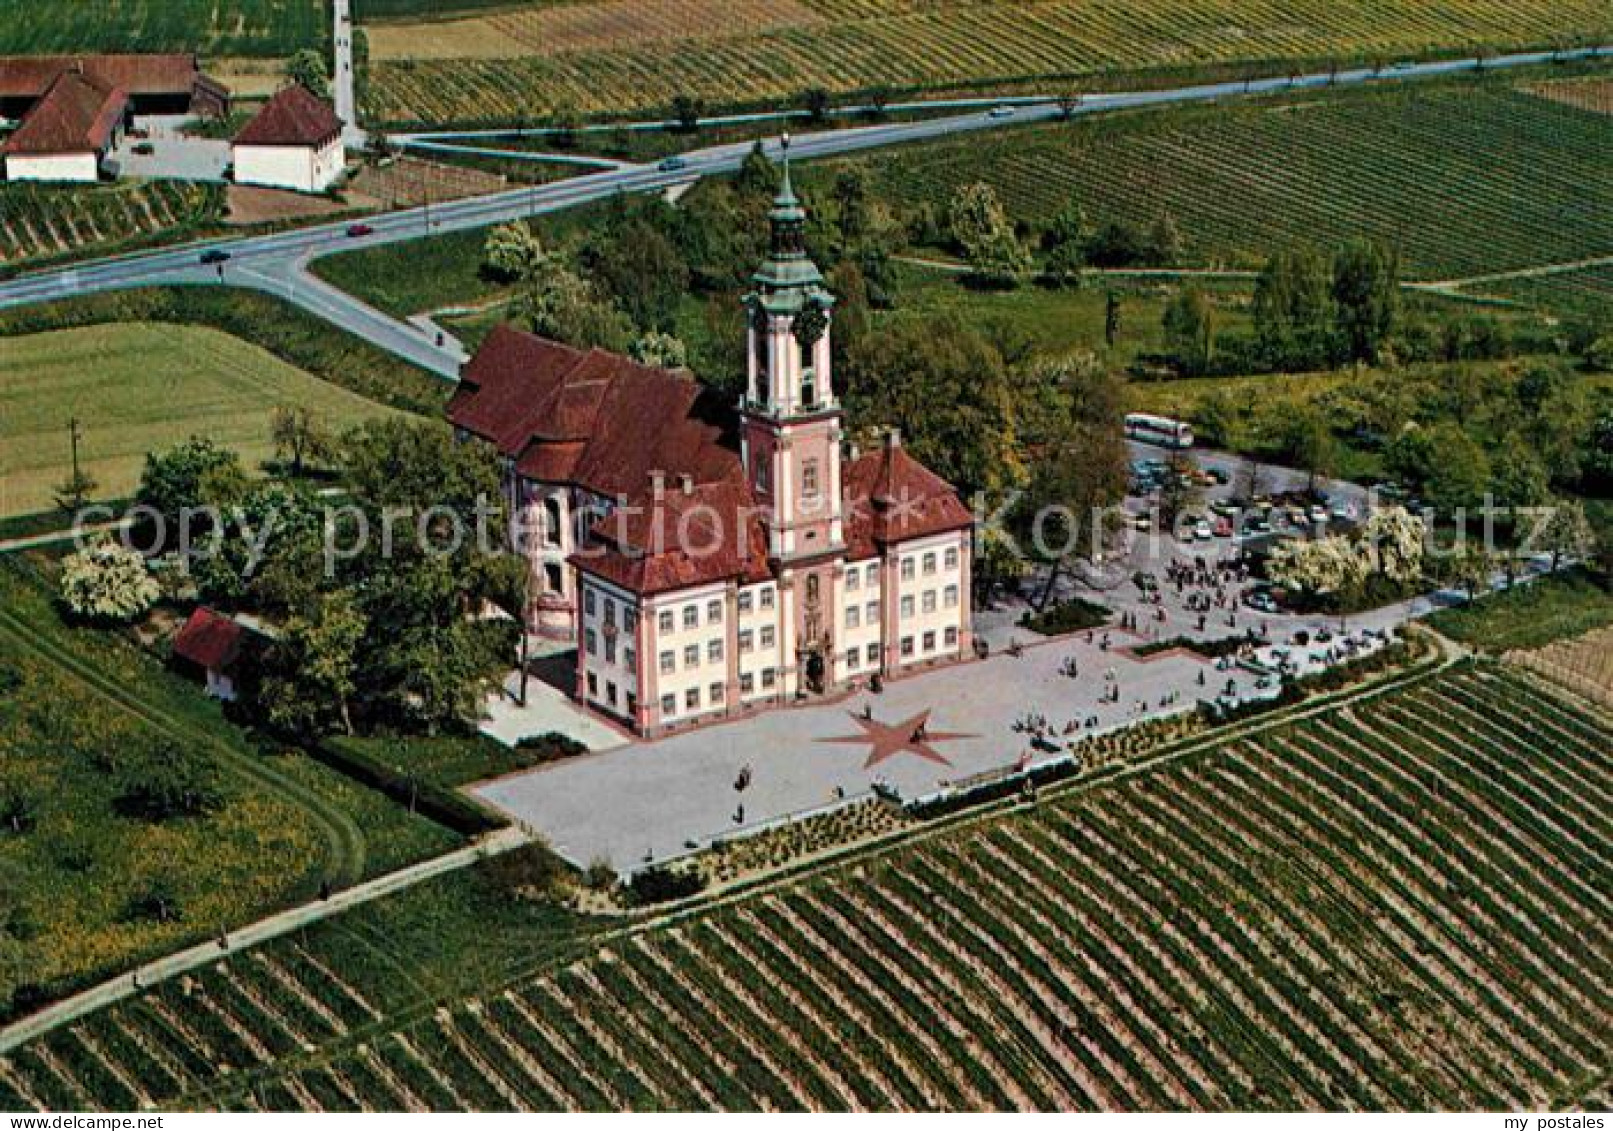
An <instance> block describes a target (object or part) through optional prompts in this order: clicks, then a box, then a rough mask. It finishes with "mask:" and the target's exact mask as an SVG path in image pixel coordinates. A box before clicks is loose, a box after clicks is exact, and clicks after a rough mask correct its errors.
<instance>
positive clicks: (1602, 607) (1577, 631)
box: [1429, 572, 1613, 652]
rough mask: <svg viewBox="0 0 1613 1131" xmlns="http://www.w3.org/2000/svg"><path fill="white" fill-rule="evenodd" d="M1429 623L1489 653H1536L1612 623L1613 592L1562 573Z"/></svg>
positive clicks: (1451, 611)
mask: <svg viewBox="0 0 1613 1131" xmlns="http://www.w3.org/2000/svg"><path fill="white" fill-rule="evenodd" d="M1429 623H1430V624H1431V625H1433V627H1435V628H1437V629H1438V630H1439V631H1440V632H1442V633H1444V634H1445V635H1446V636H1449V637H1450V638H1451V639H1453V640H1459V641H1461V642H1462V643H1464V644H1469V645H1472V646H1473V647H1475V648H1482V649H1484V650H1485V651H1488V652H1510V651H1512V650H1513V649H1517V648H1541V647H1544V646H1545V645H1547V644H1551V643H1553V642H1555V641H1558V640H1566V639H1569V638H1571V637H1576V636H1580V635H1582V634H1584V633H1586V632H1590V631H1591V630H1593V629H1597V628H1601V627H1602V626H1604V625H1608V624H1613V593H1610V592H1609V591H1608V590H1606V589H1604V588H1603V587H1602V586H1600V585H1598V584H1597V583H1596V582H1595V581H1593V580H1592V579H1591V578H1590V577H1588V576H1586V575H1585V574H1584V573H1582V572H1572V573H1565V574H1563V575H1561V576H1554V577H1544V578H1541V579H1540V580H1539V581H1536V582H1532V583H1530V584H1528V585H1521V586H1519V587H1518V588H1516V589H1512V590H1509V591H1506V592H1501V593H1495V594H1492V595H1490V596H1488V597H1485V598H1482V599H1481V600H1479V601H1476V602H1474V603H1473V604H1471V605H1464V606H1462V607H1460V608H1455V609H1445V610H1443V611H1441V612H1439V613H1436V614H1435V615H1434V616H1433V617H1432V618H1431V619H1430V620H1429Z"/></svg>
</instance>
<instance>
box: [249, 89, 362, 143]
mask: <svg viewBox="0 0 1613 1131" xmlns="http://www.w3.org/2000/svg"><path fill="white" fill-rule="evenodd" d="M341 133H342V120H341V119H340V118H338V117H337V116H336V111H335V110H333V109H331V106H330V103H328V102H326V101H324V100H323V99H321V98H320V97H319V96H318V95H316V94H314V92H313V91H311V90H309V89H308V88H307V87H305V86H302V85H301V84H298V83H293V84H292V85H290V86H287V87H282V88H281V89H280V90H278V91H277V92H275V96H274V97H273V98H271V99H269V101H268V102H267V103H266V104H265V105H264V107H263V109H262V110H259V111H258V112H257V114H256V115H255V116H254V117H253V119H252V120H251V121H250V122H248V123H247V124H246V125H245V126H244V127H243V128H242V130H241V132H240V133H238V134H236V135H235V144H236V145H304V146H314V147H316V148H317V147H319V146H323V145H325V144H326V143H328V142H330V141H333V140H335V139H336V138H338V137H340V136H341Z"/></svg>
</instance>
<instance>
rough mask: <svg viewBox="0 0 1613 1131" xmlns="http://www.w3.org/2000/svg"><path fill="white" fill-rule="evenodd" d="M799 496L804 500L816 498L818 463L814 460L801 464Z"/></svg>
mask: <svg viewBox="0 0 1613 1131" xmlns="http://www.w3.org/2000/svg"><path fill="white" fill-rule="evenodd" d="M801 496H802V498H806V499H815V498H817V497H818V461H817V460H815V459H809V460H804V461H803V462H802V463H801Z"/></svg>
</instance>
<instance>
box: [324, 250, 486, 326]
mask: <svg viewBox="0 0 1613 1131" xmlns="http://www.w3.org/2000/svg"><path fill="white" fill-rule="evenodd" d="M486 242H487V230H486V229H484V228H476V229H472V230H470V231H467V232H451V233H449V234H448V235H444V236H432V237H430V238H428V239H423V240H412V241H410V242H409V243H400V244H385V245H382V246H379V247H372V248H365V249H364V250H362V251H347V252H342V253H341V254H339V255H327V256H324V257H322V258H320V259H316V260H314V261H313V263H312V265H311V269H312V270H313V272H314V274H315V275H318V276H319V277H320V278H321V279H324V280H325V281H326V282H327V283H331V284H333V285H335V286H338V287H340V288H341V289H342V290H344V291H347V292H348V293H349V294H354V295H357V296H358V297H359V298H361V299H363V300H364V301H365V302H367V303H369V304H370V305H371V306H374V307H375V308H377V309H378V310H384V311H386V312H387V313H388V314H392V315H396V316H397V317H400V318H404V317H407V316H409V315H411V314H418V313H420V312H422V311H426V310H437V309H440V308H441V307H444V306H450V305H453V304H455V303H468V302H477V301H481V300H485V299H489V298H492V297H495V296H496V295H498V294H501V293H504V292H505V291H506V290H507V288H504V287H500V286H498V285H496V284H494V283H490V282H488V281H487V280H486V279H484V278H483V277H482V274H481V267H482V246H483V245H484V244H485V243H486Z"/></svg>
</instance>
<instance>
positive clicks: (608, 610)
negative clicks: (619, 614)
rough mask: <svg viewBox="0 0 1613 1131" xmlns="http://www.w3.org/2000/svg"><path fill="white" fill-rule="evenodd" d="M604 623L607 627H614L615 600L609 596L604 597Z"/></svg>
mask: <svg viewBox="0 0 1613 1131" xmlns="http://www.w3.org/2000/svg"><path fill="white" fill-rule="evenodd" d="M605 625H606V627H608V628H615V627H616V602H615V601H612V600H611V599H610V598H609V597H606V598H605Z"/></svg>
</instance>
